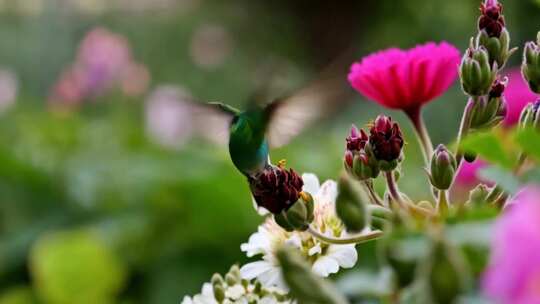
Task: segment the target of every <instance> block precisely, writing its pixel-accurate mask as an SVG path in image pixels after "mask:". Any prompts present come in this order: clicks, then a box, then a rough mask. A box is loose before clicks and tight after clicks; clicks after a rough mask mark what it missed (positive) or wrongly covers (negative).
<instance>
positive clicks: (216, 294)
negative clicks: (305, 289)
mask: <svg viewBox="0 0 540 304" xmlns="http://www.w3.org/2000/svg"><path fill="white" fill-rule="evenodd" d="M196 303H231V304H232V303H280V304H290V303H292V300H290V298H289V297H288V296H287V295H286V294H285V292H284V291H281V290H279V289H277V288H272V289H268V288H265V287H264V286H263V285H262V284H261V283H260V282H259V281H248V280H244V279H242V278H241V276H240V269H239V268H238V266H237V265H233V266H232V267H231V269H230V270H229V272H228V273H227V274H225V276H221V275H220V274H218V273H216V274H214V275H213V276H212V280H211V281H210V283H206V284H205V286H203V291H202V294H199V295H195V296H194V297H193V298H190V297H186V298H184V300H183V301H182V304H196Z"/></svg>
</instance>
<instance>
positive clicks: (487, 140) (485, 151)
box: [461, 132, 514, 169]
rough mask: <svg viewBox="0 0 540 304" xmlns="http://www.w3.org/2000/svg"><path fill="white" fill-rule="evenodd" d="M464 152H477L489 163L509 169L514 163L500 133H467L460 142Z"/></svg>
mask: <svg viewBox="0 0 540 304" xmlns="http://www.w3.org/2000/svg"><path fill="white" fill-rule="evenodd" d="M461 146H462V148H463V149H464V150H465V151H466V152H472V153H475V154H478V155H479V156H480V157H481V158H482V159H484V160H486V161H488V162H489V163H491V164H495V165H500V166H502V167H503V168H507V169H510V168H512V166H513V165H514V160H513V158H512V152H511V151H508V146H507V145H505V144H504V142H503V137H502V134H501V133H496V132H478V133H474V134H471V135H469V136H468V137H467V138H466V139H465V140H464V141H463V142H462V144H461Z"/></svg>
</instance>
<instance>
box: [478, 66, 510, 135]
mask: <svg viewBox="0 0 540 304" xmlns="http://www.w3.org/2000/svg"><path fill="white" fill-rule="evenodd" d="M507 85H508V78H506V77H505V78H504V79H503V80H500V79H496V80H495V82H493V84H492V86H491V88H490V90H489V93H488V95H487V96H481V97H479V98H477V99H476V101H475V103H474V105H473V108H472V111H471V128H473V129H481V128H491V127H494V126H496V125H497V124H499V123H500V122H501V121H502V120H503V119H504V118H505V116H506V113H507V105H506V100H505V98H504V96H503V93H504V90H505V89H506V86H507Z"/></svg>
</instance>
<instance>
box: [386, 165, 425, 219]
mask: <svg viewBox="0 0 540 304" xmlns="http://www.w3.org/2000/svg"><path fill="white" fill-rule="evenodd" d="M384 174H385V176H386V185H387V188H388V192H389V193H390V196H391V197H392V199H393V200H394V201H396V203H397V204H398V205H399V207H400V208H402V209H404V210H407V211H408V212H409V213H410V214H411V215H415V216H419V217H433V216H434V215H435V214H433V212H431V211H429V210H427V209H425V208H422V207H418V206H416V205H415V204H413V203H411V202H408V201H405V200H404V199H403V197H402V196H401V193H400V192H399V189H398V186H397V183H396V180H395V178H394V173H393V172H392V171H389V172H385V173H384Z"/></svg>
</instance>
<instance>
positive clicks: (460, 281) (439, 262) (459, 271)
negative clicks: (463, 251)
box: [425, 240, 469, 304]
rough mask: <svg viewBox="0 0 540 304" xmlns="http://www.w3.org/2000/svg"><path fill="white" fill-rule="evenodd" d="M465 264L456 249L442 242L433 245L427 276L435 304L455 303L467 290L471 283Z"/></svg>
mask: <svg viewBox="0 0 540 304" xmlns="http://www.w3.org/2000/svg"><path fill="white" fill-rule="evenodd" d="M464 263H465V261H464V259H463V257H462V256H460V254H459V252H457V250H456V249H455V248H453V247H450V246H449V245H448V244H446V243H445V242H443V241H440V240H439V241H436V242H435V244H433V248H432V251H431V255H430V258H429V262H428V263H427V264H426V266H427V268H426V273H425V274H426V276H427V282H428V287H429V290H430V293H431V297H432V299H433V302H434V303H439V304H452V303H455V301H456V299H457V298H458V296H459V295H460V294H461V293H462V292H463V291H464V290H465V286H467V283H469V282H468V276H467V272H466V268H465V266H464Z"/></svg>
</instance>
